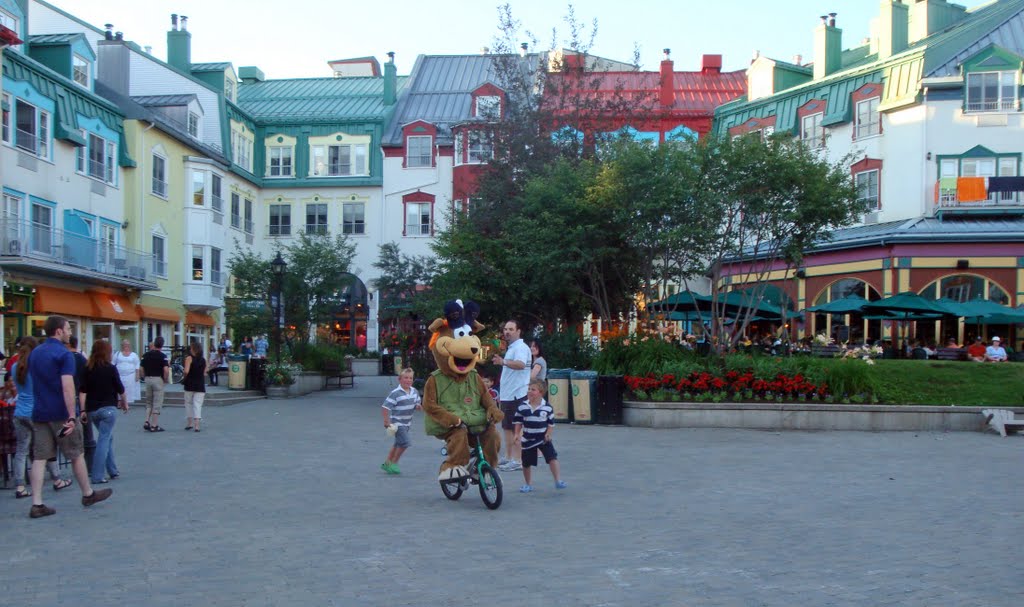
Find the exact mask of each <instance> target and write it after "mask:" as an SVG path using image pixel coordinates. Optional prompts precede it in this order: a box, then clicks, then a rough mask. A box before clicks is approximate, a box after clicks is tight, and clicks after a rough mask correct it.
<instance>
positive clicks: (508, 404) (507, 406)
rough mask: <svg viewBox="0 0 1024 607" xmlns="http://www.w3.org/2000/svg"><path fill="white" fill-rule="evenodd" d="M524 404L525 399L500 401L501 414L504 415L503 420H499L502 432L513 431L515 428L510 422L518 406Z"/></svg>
mask: <svg viewBox="0 0 1024 607" xmlns="http://www.w3.org/2000/svg"><path fill="white" fill-rule="evenodd" d="M525 402H526V397H525V396H524V397H522V398H517V399H516V400H503V401H501V412H502V413H504V414H505V419H503V420H501V427H502V429H504V430H515V429H516V426H515V424H513V423H512V420H513V419H514V418H515V416H516V411H517V410H518V409H519V405H521V404H523V403H525Z"/></svg>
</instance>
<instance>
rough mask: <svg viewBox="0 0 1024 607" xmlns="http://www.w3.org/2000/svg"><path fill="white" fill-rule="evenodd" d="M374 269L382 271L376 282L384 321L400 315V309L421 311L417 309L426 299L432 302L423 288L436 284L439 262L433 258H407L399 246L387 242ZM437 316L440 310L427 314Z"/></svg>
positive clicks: (423, 256)
mask: <svg viewBox="0 0 1024 607" xmlns="http://www.w3.org/2000/svg"><path fill="white" fill-rule="evenodd" d="M373 267H374V268H376V269H377V270H379V271H380V277H379V278H376V279H374V281H373V282H374V286H375V287H376V288H377V292H378V293H379V294H380V316H381V317H382V318H390V317H393V316H397V315H398V313H397V312H398V311H399V310H410V311H421V310H419V309H418V308H419V307H420V306H422V305H423V303H424V300H427V301H429V297H428V296H426V295H425V291H424V288H425V287H426V286H427V285H430V284H432V283H433V282H434V275H435V274H436V273H437V260H436V259H434V258H433V257H430V256H427V255H406V254H405V253H402V252H401V250H400V249H399V247H398V244H397V243H394V242H388V243H385V244H382V245H380V253H379V255H378V257H377V261H375V262H373ZM417 304H419V306H418V305H417ZM428 305H429V304H428ZM437 313H438V310H437V309H434V310H431V311H428V312H427V314H428V315H429V314H437Z"/></svg>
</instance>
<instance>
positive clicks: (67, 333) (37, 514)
mask: <svg viewBox="0 0 1024 607" xmlns="http://www.w3.org/2000/svg"><path fill="white" fill-rule="evenodd" d="M43 329H44V331H45V332H46V341H44V342H43V343H42V344H40V345H39V346H38V347H36V349H35V350H32V353H31V354H30V355H29V358H28V361H27V362H28V372H29V375H31V376H32V393H33V395H34V396H35V406H34V407H33V408H32V435H33V439H34V441H33V442H34V444H33V449H32V473H31V480H32V509H31V510H30V511H29V516H30V517H32V518H41V517H44V516H50V515H51V514H55V513H56V512H57V511H56V510H54V509H53V508H50V507H49V506H47V505H45V504H43V472H44V470H45V468H46V460H48V459H50V458H51V457H56V456H57V448H58V447H59V448H60V450H61V453H63V454H64V457H66V458H67V459H68V460H70V461H71V468H72V470H73V471H74V473H75V478H76V479H78V486H79V487H80V488H81V489H82V505H83V506H92V505H93V504H95V503H97V502H102V501H103V500H105V499H107V498H108V497H110V494H111V493H113V491H112V490H110V489H101V490H99V491H93V488H92V485H91V484H90V483H89V471H88V469H87V468H86V465H85V455H84V449H83V444H82V426H81V424H80V423H79V419H78V416H77V415H76V414H75V357H74V355H73V354H72V353H71V352H70V351H69V350H68V349H67V346H66V344H67V343H68V339H69V338H70V337H71V326H70V325H69V324H68V321H67V319H66V318H64V317H63V316H51V317H49V318H47V319H46V323H45V324H44V325H43Z"/></svg>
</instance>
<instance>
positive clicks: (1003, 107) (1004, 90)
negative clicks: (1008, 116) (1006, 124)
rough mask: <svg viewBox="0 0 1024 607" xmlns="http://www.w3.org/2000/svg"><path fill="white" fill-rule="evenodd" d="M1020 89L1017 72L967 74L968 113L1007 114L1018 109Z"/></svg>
mask: <svg viewBox="0 0 1024 607" xmlns="http://www.w3.org/2000/svg"><path fill="white" fill-rule="evenodd" d="M1019 90H1020V87H1019V86H1018V79H1017V72H1016V71H1003V72H971V73H968V74H967V111H968V112H1006V111H1013V110H1016V109H1017V101H1018V96H1019Z"/></svg>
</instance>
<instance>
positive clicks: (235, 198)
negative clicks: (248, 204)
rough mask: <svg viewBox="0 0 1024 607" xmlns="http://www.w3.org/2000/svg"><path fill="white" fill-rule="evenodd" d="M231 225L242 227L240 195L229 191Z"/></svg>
mask: <svg viewBox="0 0 1024 607" xmlns="http://www.w3.org/2000/svg"><path fill="white" fill-rule="evenodd" d="M231 227H233V228H239V229H240V228H241V227H242V197H241V196H239V195H238V194H237V193H235V192H231Z"/></svg>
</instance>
